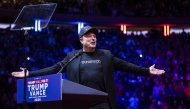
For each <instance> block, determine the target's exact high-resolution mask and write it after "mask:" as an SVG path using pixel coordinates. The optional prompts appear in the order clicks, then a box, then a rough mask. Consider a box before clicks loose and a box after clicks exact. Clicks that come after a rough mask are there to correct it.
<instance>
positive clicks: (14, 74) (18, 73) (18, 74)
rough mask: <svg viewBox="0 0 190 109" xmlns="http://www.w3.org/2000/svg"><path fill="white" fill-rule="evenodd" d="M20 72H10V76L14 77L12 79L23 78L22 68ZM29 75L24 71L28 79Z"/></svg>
mask: <svg viewBox="0 0 190 109" xmlns="http://www.w3.org/2000/svg"><path fill="white" fill-rule="evenodd" d="M20 70H21V71H19V72H12V73H11V75H12V76H14V77H18V78H23V77H24V70H25V69H24V68H22V67H21V68H20ZM28 75H29V72H28V70H26V77H28Z"/></svg>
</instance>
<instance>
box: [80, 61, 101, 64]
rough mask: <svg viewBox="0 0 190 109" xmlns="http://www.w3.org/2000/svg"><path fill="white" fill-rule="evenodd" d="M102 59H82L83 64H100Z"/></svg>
mask: <svg viewBox="0 0 190 109" xmlns="http://www.w3.org/2000/svg"><path fill="white" fill-rule="evenodd" d="M100 63H101V61H100V60H90V61H81V64H100Z"/></svg>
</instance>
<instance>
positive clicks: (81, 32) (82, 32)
mask: <svg viewBox="0 0 190 109" xmlns="http://www.w3.org/2000/svg"><path fill="white" fill-rule="evenodd" d="M89 31H92V32H94V34H96V35H97V34H98V30H97V29H96V28H92V27H91V26H89V25H87V26H85V27H83V28H81V30H80V33H79V38H81V37H82V36H83V35H84V34H86V33H87V32H89Z"/></svg>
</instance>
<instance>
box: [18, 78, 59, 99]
mask: <svg viewBox="0 0 190 109" xmlns="http://www.w3.org/2000/svg"><path fill="white" fill-rule="evenodd" d="M23 89H24V79H18V80H17V103H22V101H23V97H24V95H23V94H24V90H23ZM56 100H62V75H61V74H53V75H46V76H38V77H32V78H27V79H26V101H27V103H31V102H45V101H56Z"/></svg>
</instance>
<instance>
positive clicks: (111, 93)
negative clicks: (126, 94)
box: [29, 49, 150, 109]
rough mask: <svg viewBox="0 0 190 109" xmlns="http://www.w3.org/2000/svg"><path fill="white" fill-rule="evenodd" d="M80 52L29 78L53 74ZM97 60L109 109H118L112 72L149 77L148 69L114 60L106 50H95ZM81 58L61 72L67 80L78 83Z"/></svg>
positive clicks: (72, 53)
mask: <svg viewBox="0 0 190 109" xmlns="http://www.w3.org/2000/svg"><path fill="white" fill-rule="evenodd" d="M81 51H82V50H76V51H74V52H69V53H68V54H67V56H66V57H65V58H64V59H63V60H62V61H60V62H58V63H57V64H55V65H54V66H52V67H47V68H44V69H41V70H38V71H33V72H30V73H29V76H30V77H31V76H40V75H48V74H55V73H57V72H58V71H59V70H60V69H61V66H63V65H64V64H66V63H67V61H69V60H70V59H71V58H72V57H73V56H74V55H75V54H76V53H78V52H81ZM96 52H97V54H98V57H99V59H100V60H101V63H102V67H103V74H104V83H105V86H106V91H107V93H108V102H109V104H110V106H111V109H118V107H117V101H116V92H115V88H114V70H120V71H124V72H133V73H135V74H137V75H144V76H145V75H149V74H150V73H149V69H147V68H143V67H140V66H137V65H134V64H131V63H128V62H126V61H123V60H121V59H119V58H116V57H114V56H113V55H112V53H111V52H110V51H108V50H98V49H97V50H96ZM80 60H81V56H79V57H78V58H76V59H74V60H73V61H72V62H70V63H69V64H68V65H67V67H66V68H65V69H63V71H66V72H67V79H68V80H70V81H73V82H76V83H79V68H80V66H79V65H80Z"/></svg>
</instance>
